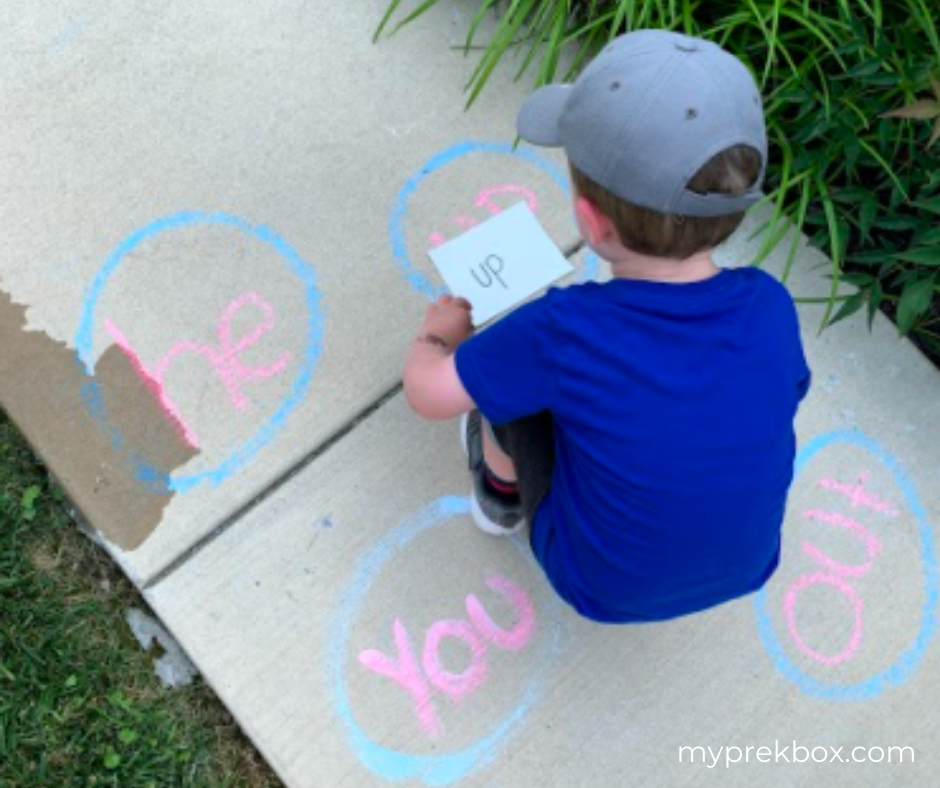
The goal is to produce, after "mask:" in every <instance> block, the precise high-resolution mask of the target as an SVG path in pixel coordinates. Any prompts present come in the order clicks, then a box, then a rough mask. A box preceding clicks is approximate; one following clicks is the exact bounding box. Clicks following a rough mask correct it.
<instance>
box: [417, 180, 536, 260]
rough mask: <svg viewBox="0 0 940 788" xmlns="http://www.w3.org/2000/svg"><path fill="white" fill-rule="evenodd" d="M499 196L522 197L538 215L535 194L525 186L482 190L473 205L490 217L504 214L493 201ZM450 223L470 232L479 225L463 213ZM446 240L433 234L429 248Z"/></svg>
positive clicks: (503, 186)
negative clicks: (485, 211) (482, 209)
mask: <svg viewBox="0 0 940 788" xmlns="http://www.w3.org/2000/svg"><path fill="white" fill-rule="evenodd" d="M499 194H511V195H516V196H518V197H522V198H523V199H524V200H525V201H526V203H527V204H528V206H529V210H531V211H532V213H538V210H539V201H538V198H536V196H535V194H533V193H532V191H530V190H529V189H527V188H526V187H525V186H519V185H518V184H515V183H504V184H502V185H501V186H491V187H489V188H486V189H481V190H480V192H479V194H477V196H476V199H475V200H474V201H473V204H474V206H475V207H477V208H485V209H486V210H487V211H488V212H489V214H490V216H496V214H498V213H502V211H503V209H502V207H501V206H500V205H499V203H498V202H496V200H494V199H493V198H494V197H495V196H496V195H499ZM450 222H451V223H452V224H456V225H457V226H458V227H459V228H460V229H461V230H469V229H470V228H471V227H475V226H476V225H477V224H478V222H477V220H476V219H474V218H473V217H472V216H468V215H466V214H463V213H461V214H458V215H457V216H452V217H451V218H450ZM446 240H447V236H445V235H444V234H443V233H440V232H433V233H431V234H430V235H429V236H428V246H430V248H432V249H433V248H434V247H437V246H440V245H441V244H442V243H444V241H446Z"/></svg>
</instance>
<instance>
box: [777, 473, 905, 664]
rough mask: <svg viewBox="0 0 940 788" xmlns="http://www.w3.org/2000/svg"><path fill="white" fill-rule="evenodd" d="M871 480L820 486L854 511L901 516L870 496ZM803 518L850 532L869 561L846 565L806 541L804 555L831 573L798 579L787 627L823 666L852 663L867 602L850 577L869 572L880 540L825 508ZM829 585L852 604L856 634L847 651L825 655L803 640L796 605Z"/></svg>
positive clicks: (787, 608)
mask: <svg viewBox="0 0 940 788" xmlns="http://www.w3.org/2000/svg"><path fill="white" fill-rule="evenodd" d="M867 480H868V473H861V474H859V480H858V482H857V483H855V484H842V483H840V482H837V481H835V480H833V479H822V480H821V481H820V482H819V486H820V487H822V488H823V489H826V490H832V491H834V492H838V493H840V494H841V495H844V496H845V497H846V498H847V499H848V500H849V501H850V502H851V504H852V508H853V509H854V508H857V507H859V506H862V507H866V508H869V509H871V510H872V511H874V512H878V513H880V514H886V515H889V516H895V515H897V510H896V509H895V508H894V507H893V506H892V505H891V504H890V503H888V502H887V501H884V500H882V499H880V498H878V496H876V495H872V494H870V493H868V492H867V491H866V490H865V489H864V487H865V483H866V482H867ZM803 517H804V518H806V519H807V520H815V521H816V522H820V523H825V524H826V525H830V526H833V527H835V528H843V529H845V530H846V531H847V532H849V533H851V534H853V535H854V536H856V537H857V538H858V539H859V541H860V542H861V543H862V545H863V546H864V547H865V553H866V555H867V560H866V561H864V562H863V563H860V564H845V563H843V562H841V561H837V560H836V559H835V558H833V557H832V556H830V555H828V554H827V553H825V552H824V551H823V550H821V549H820V548H819V547H817V546H816V545H815V544H813V543H812V542H810V541H804V542H803V552H804V553H805V554H806V555H808V556H809V557H810V558H811V559H812V560H813V561H815V562H816V563H817V564H820V565H821V566H822V567H824V568H825V569H826V570H828V571H827V572H815V573H809V574H803V575H800V577H798V578H797V579H796V580H795V581H794V582H793V584H792V585H791V586H790V588H789V589H788V590H787V593H786V594H785V595H784V598H783V613H784V617H785V618H786V620H787V626H788V628H789V630H790V636H791V637H792V638H793V642H794V643H795V644H796V646H797V648H798V649H799V650H800V651H801V652H802V653H803V654H805V655H806V656H807V657H809V658H810V659H813V660H815V661H816V662H819V663H820V664H823V665H841V664H842V663H844V662H848V661H849V660H851V659H852V658H853V657H854V656H855V654H856V653H857V652H858V649H859V646H861V644H862V634H863V630H864V618H863V614H864V609H865V606H864V602H863V600H862V598H861V596H859V593H858V591H857V590H856V589H855V587H854V586H852V585H851V584H850V583H849V582H848V579H847V578H853V579H854V578H860V577H862V576H864V575H866V574H868V572H869V571H871V568H872V565H873V563H874V560H875V558H876V557H877V556H878V553H879V552H881V540H879V539H878V537H877V536H875V535H874V534H873V533H872V532H871V531H869V530H868V529H867V528H866V527H865V526H864V525H862V524H861V523H860V522H858V521H857V520H854V519H852V518H851V517H846V516H845V515H842V514H839V513H838V512H830V511H824V510H821V509H807V510H806V511H805V512H803ZM818 585H826V586H830V587H831V588H834V589H836V591H838V592H839V593H840V594H842V596H843V597H845V598H846V599H847V600H848V601H849V603H850V604H851V605H852V611H853V615H854V623H853V626H852V634H851V635H850V636H849V640H848V642H847V643H846V644H845V646H844V647H843V649H842V650H841V651H840V652H839V653H837V654H824V653H823V652H821V651H818V650H816V649H814V648H812V647H811V646H810V645H809V644H807V643H806V641H805V640H804V639H803V637H802V635H801V634H800V631H799V628H798V627H797V623H796V603H797V600H798V599H799V597H800V595H801V594H802V593H803V592H804V591H805V590H806V589H807V588H811V587H812V586H818Z"/></svg>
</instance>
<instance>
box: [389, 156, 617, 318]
mask: <svg viewBox="0 0 940 788" xmlns="http://www.w3.org/2000/svg"><path fill="white" fill-rule="evenodd" d="M471 153H496V154H499V155H502V156H511V157H512V158H514V159H518V160H519V161H523V162H526V163H528V164H532V165H534V166H535V167H537V168H538V169H540V170H542V172H544V173H546V174H547V175H548V176H549V177H550V178H551V179H552V180H553V181H554V182H555V184H556V185H557V186H558V188H559V189H561V190H562V192H563V193H564V195H565V197H570V195H571V187H570V185H569V183H568V178H567V177H566V175H565V173H564V172H563V171H562V169H561V168H560V167H559V166H558V165H557V164H555V163H554V162H552V161H549V160H548V159H545V158H542V157H541V156H539V155H538V154H537V153H535V152H534V151H532V150H530V149H529V148H521V147H520V148H517V149H515V150H514V149H513V146H512V145H511V144H509V143H503V142H475V141H466V142H460V143H458V144H456V145H454V146H452V147H450V148H447V149H446V150H444V151H441V152H440V153H438V154H436V155H435V156H433V157H432V158H431V159H430V160H429V161H428V162H426V163H425V164H424V166H422V167H421V168H420V169H419V170H418V171H417V172H416V173H414V174H413V175H411V177H409V178H408V180H407V181H405V185H404V186H402V187H401V190H400V191H399V192H398V197H397V198H396V200H395V205H394V207H393V208H392V216H391V221H390V222H389V228H388V234H389V238H390V239H391V244H392V255H393V257H394V260H395V264H396V265H397V266H398V268H399V269H400V270H401V273H402V276H403V277H404V279H405V281H406V282H408V284H409V285H410V286H411V287H412V289H414V290H415V291H416V292H418V293H421V294H422V295H424V296H425V297H426V298H427V299H428V300H429V301H435V300H436V299H437V298H438V297H440V296H442V295H446V294H447V293H448V290H447V288H446V287H444V286H443V285H434V284H432V283H431V280H430V279H428V277H426V276H425V275H424V274H423V273H421V272H420V271H419V270H417V269H416V268H415V265H414V263H413V262H412V260H411V257H410V256H409V255H408V244H407V242H406V240H405V220H406V218H407V217H408V202H409V200H410V199H411V198H412V196H413V195H414V194H415V192H417V191H418V187H419V186H420V185H421V183H422V181H424V179H425V178H427V177H428V176H429V175H433V174H434V173H435V172H437V171H438V170H442V169H444V168H445V167H447V166H448V165H449V164H453V163H454V162H455V161H457V160H458V159H461V158H463V157H464V156H467V155H469V154H471ZM598 268H599V258H598V257H597V255H596V254H594V252H590V251H588V252H585V253H584V270H583V271H582V273H581V277H580V280H579V281H589V280H593V279H596V278H597V273H598Z"/></svg>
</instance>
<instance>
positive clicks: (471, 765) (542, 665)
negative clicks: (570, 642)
mask: <svg viewBox="0 0 940 788" xmlns="http://www.w3.org/2000/svg"><path fill="white" fill-rule="evenodd" d="M469 512H470V501H469V499H467V498H462V497H457V496H444V497H441V498H438V499H437V500H435V501H432V502H431V503H429V504H427V505H426V506H424V507H423V508H421V509H419V510H418V511H417V512H415V513H414V514H412V515H409V516H408V517H406V518H405V519H404V520H402V521H401V522H400V523H399V524H398V525H397V526H395V528H393V529H392V530H391V531H390V532H389V533H388V534H386V535H385V536H384V537H383V538H382V539H381V540H380V541H379V542H377V543H376V544H375V545H373V546H372V548H371V549H370V550H369V551H368V552H367V553H366V554H365V555H363V556H362V557H361V558H360V559H359V560H358V561H357V562H356V566H355V568H354V571H353V576H352V578H351V579H350V581H349V582H348V583H347V584H346V586H345V587H344V588H343V591H342V593H341V594H340V603H339V607H338V608H337V610H336V612H335V614H334V615H333V618H332V621H331V623H330V626H329V629H328V633H329V635H328V644H329V645H328V646H327V649H326V651H327V673H328V675H329V678H330V680H331V681H332V685H333V692H334V706H335V710H336V713H337V716H339V718H340V719H341V720H342V722H343V725H344V726H345V728H346V733H347V734H348V736H349V739H350V742H351V744H352V748H353V750H354V752H355V753H356V756H357V757H358V758H359V760H360V761H361V762H362V763H363V764H364V765H365V766H366V767H367V768H368V769H370V770H371V771H372V772H374V773H376V774H378V775H379V776H380V777H383V778H385V779H387V780H390V781H393V782H399V781H401V780H406V779H409V778H415V779H419V780H421V781H422V782H423V783H424V784H425V785H428V786H443V785H450V784H451V783H454V782H456V781H457V780H460V779H462V778H463V777H466V776H467V775H468V774H469V773H470V772H471V771H473V770H475V769H477V768H480V767H482V766H485V765H486V764H487V763H489V762H491V761H492V760H493V759H494V758H495V757H496V756H497V755H498V753H499V747H500V745H501V744H502V743H503V742H504V740H505V738H506V737H507V736H508V735H509V734H510V733H511V732H512V730H513V729H515V728H516V727H518V726H519V724H520V723H521V722H522V721H523V719H524V718H525V716H526V715H527V714H528V712H529V710H530V709H531V708H532V706H533V705H534V704H535V702H536V701H537V700H538V698H539V695H540V693H541V688H542V683H543V679H544V675H545V672H546V669H547V667H548V663H549V659H550V658H551V656H552V655H554V654H557V653H558V652H559V650H560V649H561V638H562V635H561V626H560V618H559V616H558V615H557V613H558V612H559V609H560V603H559V602H558V600H557V599H555V598H554V597H552V596H550V597H549V601H548V603H547V604H548V608H549V609H548V613H549V615H547V616H544V617H543V618H544V620H545V621H546V622H547V623H546V624H543V626H547V628H548V633H547V636H546V637H544V638H543V642H544V644H543V646H542V648H541V653H540V654H539V655H538V657H537V659H536V666H535V669H534V670H533V671H532V676H531V678H530V679H529V683H528V684H527V686H526V688H525V690H524V691H523V693H522V697H521V700H520V701H519V703H518V704H517V705H516V706H515V707H514V708H513V709H512V710H511V711H510V712H509V713H508V714H507V715H506V716H505V717H504V718H503V720H502V721H501V722H499V723H498V724H497V725H496V726H495V727H494V728H493V730H492V731H491V732H490V733H488V734H487V735H486V736H484V737H482V738H481V739H479V740H477V741H476V742H475V743H473V744H471V745H470V746H469V747H465V748H463V749H461V750H455V751H453V752H449V753H445V754H443V755H418V754H414V753H406V752H400V751H398V750H393V749H390V748H388V747H384V746H382V745H381V744H379V743H378V742H375V741H373V740H372V739H370V738H369V737H368V736H367V735H366V733H365V731H363V730H362V728H361V727H360V726H359V724H358V723H357V722H356V719H355V716H354V715H353V712H352V708H351V707H350V703H349V698H348V697H347V695H346V682H345V675H344V674H345V671H344V664H345V661H346V660H345V657H346V652H347V650H348V648H349V639H350V634H351V630H352V625H353V623H354V621H355V618H356V615H357V614H358V612H359V609H360V607H361V606H362V603H363V602H364V601H365V598H366V597H367V596H368V594H369V591H370V590H371V587H372V583H373V581H374V580H375V579H376V577H377V576H378V575H379V573H380V572H381V570H382V568H383V567H384V565H385V564H386V563H387V562H388V561H389V560H390V559H391V558H393V557H394V556H395V555H397V554H398V553H400V552H401V551H402V550H404V549H405V548H406V547H407V546H408V544H409V543H410V542H412V541H413V540H415V539H416V538H417V537H419V536H421V535H422V534H424V533H425V532H427V531H429V530H431V529H433V528H438V527H442V526H443V525H445V524H446V523H447V521H448V520H450V519H451V518H453V517H459V516H461V515H466V514H468V513H469ZM507 541H508V542H509V543H510V544H512V546H513V547H514V548H515V549H516V550H517V551H518V552H519V554H520V555H521V556H522V557H523V559H524V560H525V561H526V562H527V563H528V564H530V565H531V566H532V567H534V568H537V565H536V563H535V558H534V557H533V556H532V555H531V552H530V551H529V550H528V549H527V546H526V545H525V544H523V543H522V541H521V540H520V539H519V537H518V536H513V537H509V538H508V539H507Z"/></svg>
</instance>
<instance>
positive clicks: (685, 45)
mask: <svg viewBox="0 0 940 788" xmlns="http://www.w3.org/2000/svg"><path fill="white" fill-rule="evenodd" d="M675 44H676V49H681V50H682V51H683V52H697V51H698V44H696V43H695V42H694V41H688V42H686V41H683V42H679V41H676V42H675Z"/></svg>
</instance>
